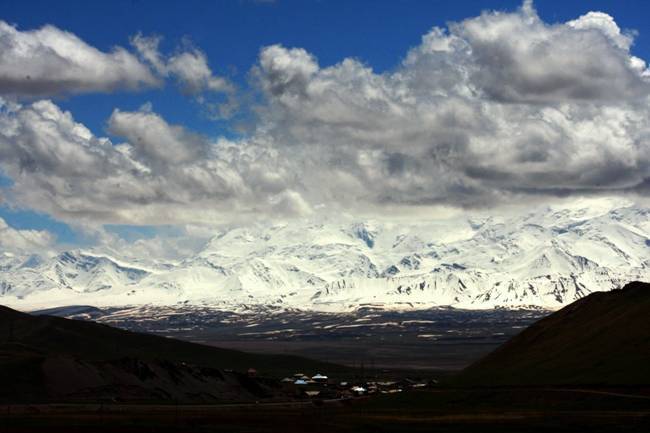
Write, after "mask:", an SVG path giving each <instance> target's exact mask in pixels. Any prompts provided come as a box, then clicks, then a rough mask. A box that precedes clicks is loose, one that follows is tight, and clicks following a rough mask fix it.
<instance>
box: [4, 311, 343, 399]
mask: <svg viewBox="0 0 650 433" xmlns="http://www.w3.org/2000/svg"><path fill="white" fill-rule="evenodd" d="M249 367H253V368H255V369H257V370H258V372H259V374H260V375H266V376H275V377H278V376H280V375H285V374H289V373H294V372H296V371H306V372H316V371H322V372H330V373H334V372H337V371H338V372H340V371H341V370H343V369H344V367H341V366H337V365H333V364H327V363H323V362H318V361H312V360H309V359H305V358H300V357H297V356H286V355H255V354H248V353H244V352H239V351H235V350H227V349H219V348H215V347H210V346H203V345H200V344H195V343H189V342H185V341H180V340H174V339H170V338H164V337H158V336H154V335H148V334H141V333H135V332H130V331H125V330H121V329H117V328H112V327H109V326H106V325H101V324H97V323H94V322H86V321H77V320H70V319H63V318H59V317H51V316H32V315H29V314H25V313H20V312H18V311H15V310H12V309H9V308H6V307H2V306H0V401H11V402H14V401H15V402H17V401H35V400H84V401H85V400H97V399H103V398H107V399H119V400H143V401H156V400H173V401H197V402H203V401H210V402H213V401H241V400H252V399H259V398H260V397H264V396H272V394H273V392H272V389H271V388H272V386H273V382H272V381H264V380H250V379H249V378H247V377H246V376H245V374H242V372H245V371H246V370H247V369H248V368H249ZM230 370H234V371H230Z"/></svg>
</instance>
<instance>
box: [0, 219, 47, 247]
mask: <svg viewBox="0 0 650 433" xmlns="http://www.w3.org/2000/svg"><path fill="white" fill-rule="evenodd" d="M54 241H55V237H54V235H52V234H51V233H50V232H48V231H46V230H18V229H15V228H13V227H11V226H9V225H8V224H7V222H6V221H5V220H4V219H2V218H0V253H4V254H15V253H21V252H34V251H39V252H43V251H45V250H47V249H48V248H49V247H51V246H52V244H53V243H54Z"/></svg>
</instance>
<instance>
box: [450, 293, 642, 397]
mask: <svg viewBox="0 0 650 433" xmlns="http://www.w3.org/2000/svg"><path fill="white" fill-rule="evenodd" d="M649 365H650V284H648V283H641V282H634V283H630V284H628V285H626V286H625V287H624V288H623V289H621V290H614V291H611V292H607V293H593V294H591V295H589V296H587V297H585V298H583V299H580V300H578V301H576V302H574V303H572V304H571V305H568V306H566V307H564V308H563V309H561V310H559V311H557V312H555V313H554V314H551V315H550V316H547V317H546V318H544V319H542V320H540V321H539V322H537V323H535V324H533V325H532V326H530V327H529V328H527V329H526V330H524V331H523V332H522V333H521V334H519V335H517V336H516V337H514V338H512V339H511V340H510V341H508V342H507V343H505V344H504V345H503V346H501V347H500V348H498V349H497V350H496V351H494V352H493V353H491V354H490V355H488V356H487V357H485V358H484V359H482V360H480V361H478V362H476V363H475V364H473V365H471V366H470V367H468V368H467V369H466V370H464V371H463V372H462V373H461V374H460V375H459V377H458V379H457V380H458V382H459V383H464V384H471V385H489V386H492V385H499V386H500V385H551V384H552V385H573V384H589V385H596V384H598V385H603V384H605V385H641V384H646V385H650V369H649V368H648V366H649Z"/></svg>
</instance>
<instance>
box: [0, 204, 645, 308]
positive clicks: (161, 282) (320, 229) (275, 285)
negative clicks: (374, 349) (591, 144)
mask: <svg viewBox="0 0 650 433" xmlns="http://www.w3.org/2000/svg"><path fill="white" fill-rule="evenodd" d="M106 251H107V250H104V251H102V250H101V249H95V250H91V251H80V250H78V251H66V252H63V253H61V254H59V255H57V256H55V257H51V258H42V257H39V256H33V255H32V256H24V257H17V256H14V255H5V256H4V257H3V258H0V303H5V304H9V305H13V306H17V307H22V308H27V307H32V306H33V307H36V306H38V307H44V306H48V307H49V306H55V305H74V304H77V305H78V304H87V305H96V306H109V305H111V306H120V305H134V304H135V305H137V304H149V303H151V304H158V305H172V304H178V303H187V304H207V305H213V306H218V307H223V308H232V309H241V308H246V306H253V305H254V306H260V305H272V306H279V307H286V308H299V309H315V310H323V311H344V310H349V309H353V308H356V307H359V306H363V305H376V306H383V307H385V308H429V307H435V306H454V307H459V308H494V307H504V308H510V307H529V306H537V307H543V308H558V307H560V306H562V305H564V304H567V303H570V302H572V301H574V300H575V299H577V298H580V297H582V296H584V295H586V294H588V293H590V292H592V291H596V290H610V289H613V288H617V287H620V286H622V285H623V284H625V283H627V282H628V281H631V280H646V281H647V280H650V209H647V208H643V207H639V206H633V205H630V204H629V203H626V202H621V201H615V200H600V201H597V202H594V201H589V202H579V203H577V204H575V205H573V206H571V207H562V208H554V207H546V208H543V209H534V210H533V211H531V212H530V213H529V214H524V215H521V214H519V215H517V216H511V217H500V218H497V217H490V216H480V215H478V216H477V215H472V216H466V217H463V216H461V217H455V218H453V219H447V220H436V221H433V222H418V223H404V224H401V223H386V222H380V221H366V222H359V221H350V220H347V219H345V218H341V219H340V220H338V221H333V220H332V219H331V218H330V219H327V220H323V221H315V220H314V219H312V220H311V221H303V222H295V221H293V222H287V223H283V224H276V225H262V224H258V225H254V226H250V227H243V228H234V229H230V230H225V231H221V232H219V234H217V235H216V236H214V237H213V238H212V239H210V240H209V241H208V242H207V243H206V244H205V246H204V248H203V249H202V250H201V251H199V252H198V253H196V254H193V255H191V256H189V257H186V258H184V259H183V260H179V261H174V262H171V261H166V262H161V261H154V260H147V258H142V257H141V258H138V260H133V259H126V258H120V257H118V256H119V254H118V253H116V252H115V251H111V254H107V252H106ZM123 256H124V257H128V255H127V254H123Z"/></svg>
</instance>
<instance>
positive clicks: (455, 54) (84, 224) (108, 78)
mask: <svg viewBox="0 0 650 433" xmlns="http://www.w3.org/2000/svg"><path fill="white" fill-rule="evenodd" d="M649 18H650V4H649V3H648V2H645V1H641V0H639V1H632V0H630V1H625V2H620V1H590V2H584V1H563V2H555V1H538V2H535V3H532V2H530V1H526V2H523V3H522V2H520V1H497V0H493V1H471V2H448V1H415V0H401V1H399V0H396V1H372V2H371V1H354V2H349V1H287V0H277V1H252V0H251V1H247V0H232V1H216V2H204V1H185V2H171V1H168V2H153V1H135V0H132V1H113V2H103V3H100V2H72V1H60V2H50V1H6V0H0V101H1V102H0V235H2V240H0V247H2V248H4V249H5V250H24V249H35V248H36V249H38V248H49V247H54V246H56V247H63V246H66V247H67V246H77V245H82V246H83V245H92V244H97V243H102V242H123V241H124V242H133V241H135V240H137V239H140V238H146V239H154V238H157V237H193V236H196V237H201V236H205V235H206V233H210V232H211V231H213V230H214V229H213V228H214V227H218V226H220V225H223V224H239V223H244V222H247V221H256V220H265V221H274V220H279V219H290V218H301V217H313V216H314V215H320V214H324V215H326V214H337V213H346V214H350V215H357V216H359V217H363V218H367V217H384V218H399V217H402V216H403V215H405V214H407V215H415V216H417V217H418V218H435V216H436V215H440V214H441V213H444V212H449V211H450V210H451V211H453V210H458V209H460V210H473V209H480V210H483V211H486V210H487V211H488V212H494V213H498V212H502V211H503V210H504V209H508V208H509V207H511V206H513V205H524V206H525V205H527V204H529V203H540V202H541V203H546V202H552V201H556V200H570V199H572V198H574V197H582V196H623V195H624V196H626V197H632V198H633V199H635V200H644V199H645V198H646V196H647V195H648V191H649V189H648V188H649V186H650V125H648V122H647V119H648V118H650V96H649V95H650V71H649V70H648V66H647V64H646V62H647V60H648V59H650V29H648V25H647V23H648V21H649Z"/></svg>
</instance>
